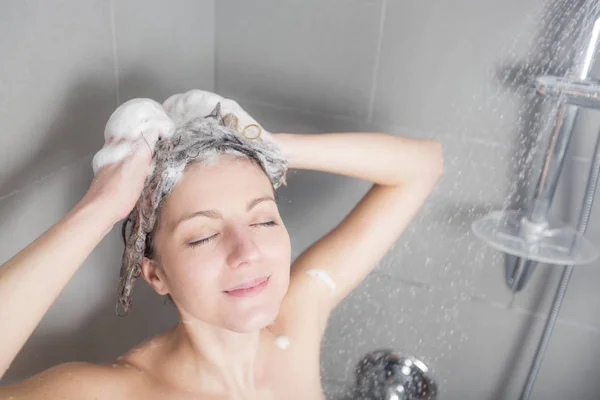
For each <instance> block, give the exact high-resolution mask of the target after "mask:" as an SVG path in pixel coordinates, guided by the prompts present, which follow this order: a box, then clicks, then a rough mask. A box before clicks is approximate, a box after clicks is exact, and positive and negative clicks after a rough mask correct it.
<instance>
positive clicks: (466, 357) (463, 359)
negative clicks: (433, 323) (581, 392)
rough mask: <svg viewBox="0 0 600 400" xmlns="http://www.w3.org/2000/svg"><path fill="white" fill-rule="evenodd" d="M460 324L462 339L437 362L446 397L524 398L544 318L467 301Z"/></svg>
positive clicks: (442, 388)
mask: <svg viewBox="0 0 600 400" xmlns="http://www.w3.org/2000/svg"><path fill="white" fill-rule="evenodd" d="M457 324H458V325H459V326H460V329H461V334H460V335H458V336H455V337H456V338H457V339H459V340H458V341H455V342H454V343H452V349H451V350H450V351H449V352H448V354H446V355H445V356H444V357H440V358H439V360H438V362H437V363H436V364H435V365H434V366H433V367H434V368H436V371H437V377H438V382H439V385H440V392H441V393H443V394H444V398H449V399H494V400H509V399H515V398H518V395H519V393H520V390H521V386H522V384H523V382H524V377H525V375H526V373H527V371H528V369H529V365H530V361H531V359H532V357H533V354H534V352H535V348H536V346H537V341H538V338H539V334H540V332H541V329H542V327H543V320H542V319H539V318H532V316H531V315H529V314H527V313H516V312H512V311H508V310H505V309H502V308H497V307H493V306H489V305H487V304H484V303H477V302H464V303H462V304H461V306H460V310H459V315H458V323H457ZM573 398H577V397H573Z"/></svg>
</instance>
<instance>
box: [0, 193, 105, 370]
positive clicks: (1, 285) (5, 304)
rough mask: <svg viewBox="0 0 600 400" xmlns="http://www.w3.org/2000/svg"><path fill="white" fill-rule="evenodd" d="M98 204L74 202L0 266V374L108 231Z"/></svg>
mask: <svg viewBox="0 0 600 400" xmlns="http://www.w3.org/2000/svg"><path fill="white" fill-rule="evenodd" d="M104 214H105V213H104V212H103V210H102V208H101V207H100V206H99V205H95V204H86V203H84V202H83V201H82V202H80V203H79V204H78V205H77V206H76V207H75V208H74V209H73V210H72V211H71V212H70V213H69V214H67V215H66V216H65V217H64V218H63V219H62V220H61V221H59V222H58V223H56V224H55V225H54V226H52V227H51V228H50V229H49V230H47V231H46V232H45V233H44V234H42V235H41V236H40V237H38V238H37V239H36V240H35V241H34V242H32V243H31V244H30V245H29V246H27V247H26V248H25V249H23V250H22V251H21V252H19V253H18V254H17V255H15V256H14V257H13V258H11V259H10V260H8V261H7V262H6V263H5V264H4V265H2V266H1V267H0V321H2V325H3V329H2V331H1V333H0V377H1V376H2V375H4V373H5V372H6V370H7V369H8V367H9V365H10V363H11V362H12V360H13V359H14V357H15V356H16V354H17V353H18V352H19V350H20V349H21V347H22V346H23V344H24V343H25V341H26V340H27V339H28V338H29V336H30V335H31V333H32V332H33V330H34V329H35V328H36V326H37V324H38V323H39V321H40V320H41V319H42V317H43V316H44V314H45V313H46V311H47V310H48V308H49V307H50V306H51V305H52V303H53V302H54V301H55V299H56V298H57V297H58V295H59V294H60V292H61V291H62V289H63V288H64V287H65V285H66V284H67V282H68V281H69V280H70V279H71V277H72V276H73V274H74V273H75V271H77V269H78V268H79V266H80V265H81V264H82V263H83V261H84V260H85V259H86V258H87V257H88V255H89V254H90V253H91V252H92V250H93V249H94V247H96V245H97V244H98V243H99V242H100V240H102V238H103V237H104V236H105V235H106V233H107V232H108V231H109V229H110V227H111V226H112V223H111V222H110V220H109V217H108V216H106V215H104Z"/></svg>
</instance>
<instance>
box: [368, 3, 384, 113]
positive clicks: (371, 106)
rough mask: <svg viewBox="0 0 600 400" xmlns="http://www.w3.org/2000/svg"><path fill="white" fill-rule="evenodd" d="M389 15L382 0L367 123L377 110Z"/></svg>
mask: <svg viewBox="0 0 600 400" xmlns="http://www.w3.org/2000/svg"><path fill="white" fill-rule="evenodd" d="M386 13H387V0H382V2H381V11H380V13H379V32H378V33H377V51H376V53H375V65H373V76H372V78H371V93H370V96H369V114H368V117H367V121H369V122H372V121H373V113H374V109H375V95H376V93H377V80H378V77H379V64H380V60H381V49H382V47H383V34H384V28H385V16H386Z"/></svg>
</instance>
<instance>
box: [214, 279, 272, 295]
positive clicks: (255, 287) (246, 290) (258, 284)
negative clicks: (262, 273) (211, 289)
mask: <svg viewBox="0 0 600 400" xmlns="http://www.w3.org/2000/svg"><path fill="white" fill-rule="evenodd" d="M270 279H271V277H270V276H267V277H262V278H258V279H255V280H253V281H251V282H247V283H244V284H242V285H238V286H236V287H235V288H233V289H230V290H225V291H224V293H225V294H227V295H229V296H233V297H252V296H256V295H258V294H259V293H260V292H262V291H263V289H264V288H265V287H267V285H268V284H269V281H270Z"/></svg>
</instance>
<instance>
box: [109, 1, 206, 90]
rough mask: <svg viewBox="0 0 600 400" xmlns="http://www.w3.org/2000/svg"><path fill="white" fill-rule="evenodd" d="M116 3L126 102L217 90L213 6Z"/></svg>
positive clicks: (120, 76)
mask: <svg viewBox="0 0 600 400" xmlns="http://www.w3.org/2000/svg"><path fill="white" fill-rule="evenodd" d="M111 1H113V4H114V12H115V32H116V44H117V58H118V65H119V81H120V83H119V84H120V101H121V102H124V101H126V100H128V99H131V98H135V97H148V98H152V99H154V100H156V101H159V102H162V101H164V100H165V99H166V98H167V97H168V96H170V95H172V94H175V93H180V92H185V91H188V90H191V89H203V90H209V91H213V90H214V73H215V71H214V65H215V63H214V54H215V50H214V46H215V35H214V33H215V15H214V13H215V10H214V7H215V2H214V1H213V0H202V1H194V0H176V1H171V2H169V3H165V2H160V1H151V2H148V1H141V0H132V1H115V0H111Z"/></svg>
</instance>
